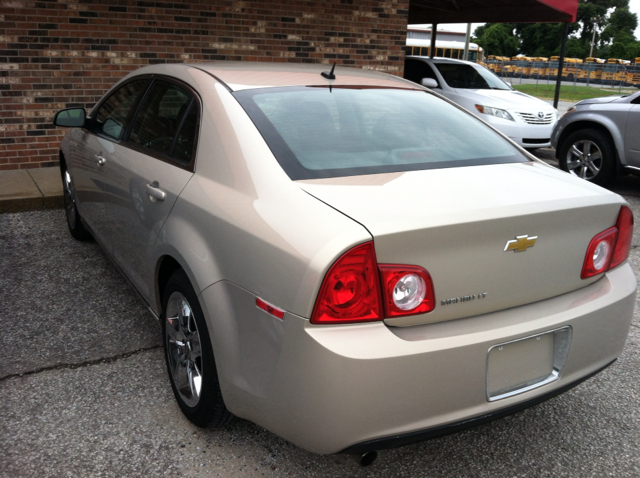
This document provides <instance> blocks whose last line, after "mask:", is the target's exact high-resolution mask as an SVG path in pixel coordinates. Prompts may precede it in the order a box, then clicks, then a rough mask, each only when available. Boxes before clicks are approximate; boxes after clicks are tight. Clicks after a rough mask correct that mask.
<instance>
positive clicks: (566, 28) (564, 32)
mask: <svg viewBox="0 0 640 478" xmlns="http://www.w3.org/2000/svg"><path fill="white" fill-rule="evenodd" d="M568 36H569V24H568V23H565V24H564V27H563V29H562V47H561V48H560V59H559V61H558V77H557V78H556V93H555V96H554V97H553V107H554V108H556V109H558V99H559V98H560V86H561V84H562V67H563V66H564V52H565V49H566V47H567V37H568Z"/></svg>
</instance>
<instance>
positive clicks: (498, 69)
mask: <svg viewBox="0 0 640 478" xmlns="http://www.w3.org/2000/svg"><path fill="white" fill-rule="evenodd" d="M510 61H511V58H509V57H508V56H497V55H489V56H488V57H487V68H489V69H490V70H491V71H493V72H494V73H495V74H496V75H498V76H502V75H503V72H504V73H505V74H506V72H505V71H504V69H505V68H507V67H508V66H509V65H506V63H508V62H510Z"/></svg>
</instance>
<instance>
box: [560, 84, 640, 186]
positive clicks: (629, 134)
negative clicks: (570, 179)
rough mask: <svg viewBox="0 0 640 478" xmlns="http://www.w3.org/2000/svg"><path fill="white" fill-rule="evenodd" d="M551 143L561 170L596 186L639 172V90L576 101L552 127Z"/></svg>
mask: <svg viewBox="0 0 640 478" xmlns="http://www.w3.org/2000/svg"><path fill="white" fill-rule="evenodd" d="M551 145H552V146H553V147H554V148H556V157H557V158H558V160H559V161H560V168H561V169H563V170H565V171H568V172H569V173H571V174H574V175H576V176H578V177H581V178H582V179H586V180H587V181H591V182H593V183H596V184H599V185H605V184H607V183H608V182H610V181H611V180H612V179H613V178H614V177H615V176H616V175H618V174H627V173H635V174H640V92H638V93H635V94H633V95H628V96H607V97H604V98H592V99H588V100H583V101H580V102H578V103H576V104H575V105H573V106H572V107H570V108H569V109H568V110H567V112H566V113H565V114H564V116H562V118H560V120H559V121H558V123H557V124H556V126H555V128H554V129H553V133H552V134H551Z"/></svg>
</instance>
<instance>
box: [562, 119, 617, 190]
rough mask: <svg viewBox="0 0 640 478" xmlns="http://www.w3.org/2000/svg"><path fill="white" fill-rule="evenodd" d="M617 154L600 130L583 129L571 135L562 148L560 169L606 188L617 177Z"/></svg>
mask: <svg viewBox="0 0 640 478" xmlns="http://www.w3.org/2000/svg"><path fill="white" fill-rule="evenodd" d="M615 166H616V154H615V150H614V148H613V145H612V144H611V140H610V139H609V138H607V136H606V135H605V134H604V133H602V132H601V131H599V130H596V129H582V130H578V131H575V132H574V133H572V134H570V135H569V137H568V138H567V139H566V140H565V141H564V143H562V147H561V148H560V168H561V169H563V170H564V171H567V172H569V173H570V174H573V175H574V176H578V177H579V178H582V179H585V180H587V181H591V182H592V183H595V184H599V185H600V186H604V185H606V184H608V183H609V182H610V181H611V180H612V179H613V177H614V175H615V169H616V168H615Z"/></svg>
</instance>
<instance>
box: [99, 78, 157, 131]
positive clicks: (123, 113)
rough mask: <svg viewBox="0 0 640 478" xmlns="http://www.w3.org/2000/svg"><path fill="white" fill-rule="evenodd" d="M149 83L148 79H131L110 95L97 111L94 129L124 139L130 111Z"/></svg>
mask: <svg viewBox="0 0 640 478" xmlns="http://www.w3.org/2000/svg"><path fill="white" fill-rule="evenodd" d="M147 83H148V80H146V79H145V80H137V81H130V82H129V83H126V84H125V85H123V86H121V87H120V88H119V89H117V90H116V91H115V92H114V93H113V94H112V95H111V96H109V98H108V99H107V100H106V101H105V102H104V103H102V104H101V105H100V106H99V108H98V110H97V111H96V114H95V121H94V123H93V129H94V131H95V132H97V133H98V134H101V135H105V136H108V137H109V138H113V139H116V140H120V139H122V136H123V134H124V130H125V126H126V125H125V122H126V120H127V116H128V115H129V111H130V110H131V107H132V106H133V105H134V104H135V102H136V100H137V98H138V96H139V95H140V93H141V92H142V90H143V89H144V87H145V86H146V85H147Z"/></svg>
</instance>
